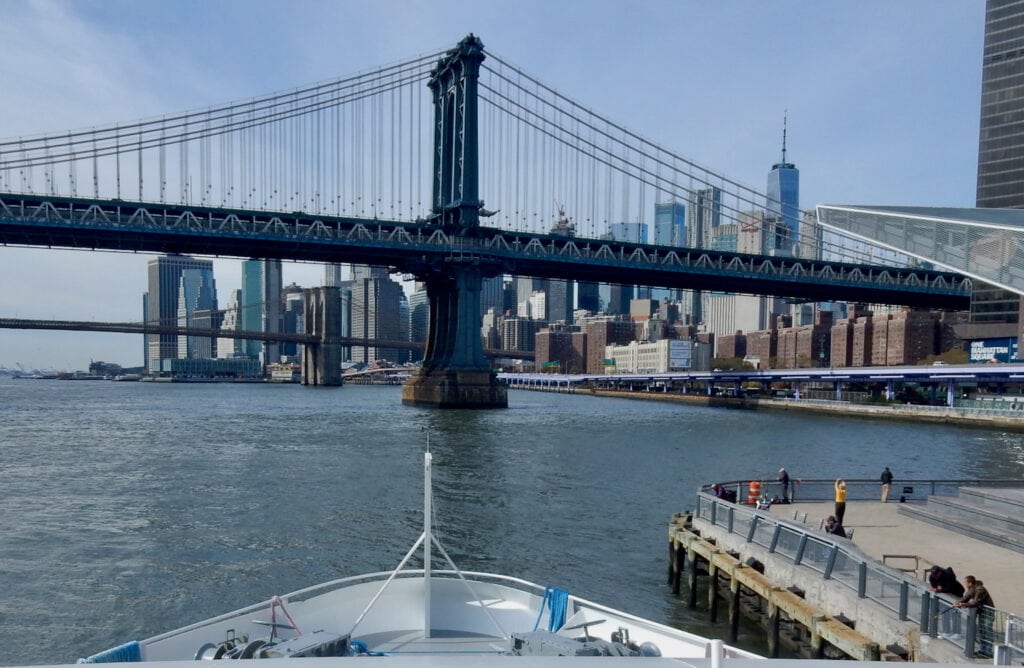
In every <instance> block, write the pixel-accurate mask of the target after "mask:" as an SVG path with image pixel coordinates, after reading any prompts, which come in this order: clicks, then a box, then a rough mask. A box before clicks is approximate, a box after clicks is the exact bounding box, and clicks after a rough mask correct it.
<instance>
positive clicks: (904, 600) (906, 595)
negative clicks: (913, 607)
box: [899, 580, 910, 622]
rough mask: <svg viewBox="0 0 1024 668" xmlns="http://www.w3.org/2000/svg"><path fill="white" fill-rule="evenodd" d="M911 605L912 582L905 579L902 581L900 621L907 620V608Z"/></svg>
mask: <svg viewBox="0 0 1024 668" xmlns="http://www.w3.org/2000/svg"><path fill="white" fill-rule="evenodd" d="M909 607H910V584H909V583H908V582H907V581H906V580H903V581H901V582H900V610H899V612H900V621H901V622H905V621H907V610H908V608H909Z"/></svg>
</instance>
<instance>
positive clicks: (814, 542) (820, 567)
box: [800, 536, 832, 573]
mask: <svg viewBox="0 0 1024 668" xmlns="http://www.w3.org/2000/svg"><path fill="white" fill-rule="evenodd" d="M831 552H832V544H831V543H828V542H826V541H824V540H821V539H819V538H814V537H813V536H808V537H807V544H806V545H805V546H804V555H803V558H802V560H801V561H800V564H801V565H802V566H807V567H808V568H811V569H814V570H816V571H817V572H819V573H824V572H825V567H826V566H827V565H828V555H829V554H830V553H831Z"/></svg>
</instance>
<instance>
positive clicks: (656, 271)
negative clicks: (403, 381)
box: [0, 193, 970, 309]
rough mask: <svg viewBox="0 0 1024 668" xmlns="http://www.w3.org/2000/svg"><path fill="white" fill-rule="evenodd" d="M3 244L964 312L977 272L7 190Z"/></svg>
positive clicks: (1, 202)
mask: <svg viewBox="0 0 1024 668" xmlns="http://www.w3.org/2000/svg"><path fill="white" fill-rule="evenodd" d="M0 244H4V245H12V246H44V247H59V248H79V249H93V250H116V251H134V252H143V253H187V254H197V255H212V256H225V257H243V258H245V257H256V258H279V259H282V260H294V261H308V262H325V263H327V262H329V263H338V262H356V263H361V264H372V265H379V266H387V267H392V268H394V269H395V270H397V271H401V272H405V273H410V274H414V275H417V276H420V277H423V276H429V275H430V274H431V271H432V269H434V268H437V267H440V266H443V265H444V264H445V263H451V262H456V263H460V262H464V263H468V264H471V265H473V266H478V267H480V270H481V272H482V274H483V275H485V276H486V275H491V276H496V275H500V274H512V275H519V276H540V277H548V278H561V279H568V280H577V281H593V282H602V283H619V284H626V285H648V286H652V287H664V288H681V289H695V290H711V291H716V292H726V293H742V294H759V295H775V296H782V297H790V298H794V299H802V300H808V301H821V300H844V301H857V302H868V303H884V304H900V305H906V306H916V307H926V308H942V309H965V308H967V307H968V305H969V301H970V280H969V279H966V278H964V277H963V276H961V275H959V274H955V273H950V272H940V271H934V270H930V269H922V268H905V267H890V266H878V265H863V264H852V263H843V262H829V261H823V260H813V259H803V258H792V257H775V256H762V255H748V254H743V253H731V252H724V251H712V250H706V249H688V248H676V247H668V246H657V245H651V244H634V243H625V242H618V241H609V240H598V239H586V238H579V237H571V236H568V237H567V236H558V235H548V234H536V233H525V232H513V231H505V230H500V229H497V228H489V227H476V228H469V229H458V228H453V227H450V226H447V227H446V226H439V225H437V224H436V223H434V222H432V221H422V220H421V221H417V222H414V223H408V222H398V221H391V220H378V219H361V218H349V217H329V216H318V215H312V214H306V213H301V212H294V213H290V214H285V213H275V212H266V211H255V210H240V209H222V208H210V207H183V206H172V205H164V204H159V203H152V202H149V203H146V202H127V201H121V200H91V199H79V198H68V197H49V196H39V195H12V194H3V193H0Z"/></svg>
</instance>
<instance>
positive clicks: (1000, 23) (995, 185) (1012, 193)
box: [976, 0, 1024, 208]
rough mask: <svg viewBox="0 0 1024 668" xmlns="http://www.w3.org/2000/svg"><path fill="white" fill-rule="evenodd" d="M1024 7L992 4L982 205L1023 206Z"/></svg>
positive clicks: (1015, 1)
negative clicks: (1022, 45)
mask: <svg viewBox="0 0 1024 668" xmlns="http://www.w3.org/2000/svg"><path fill="white" fill-rule="evenodd" d="M1022 43H1024V3H1022V2H1020V0H988V3H987V5H986V7H985V54H984V58H983V60H982V65H981V132H980V134H979V137H978V191H977V199H976V202H977V206H979V207H998V208H1021V207H1024V49H1021V44H1022Z"/></svg>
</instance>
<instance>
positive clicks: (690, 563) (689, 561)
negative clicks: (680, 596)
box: [686, 543, 697, 610]
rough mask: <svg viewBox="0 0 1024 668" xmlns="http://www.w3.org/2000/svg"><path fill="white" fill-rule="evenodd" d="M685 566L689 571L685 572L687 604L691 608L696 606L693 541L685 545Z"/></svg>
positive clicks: (695, 571)
mask: <svg viewBox="0 0 1024 668" xmlns="http://www.w3.org/2000/svg"><path fill="white" fill-rule="evenodd" d="M686 567H687V568H688V569H689V571H688V572H687V574H686V585H687V586H688V587H689V589H690V592H689V599H688V600H687V602H686V603H687V605H688V606H689V608H690V609H691V610H692V609H694V608H696V607H697V550H696V549H694V547H693V543H690V544H689V545H688V546H687V547H686Z"/></svg>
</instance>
